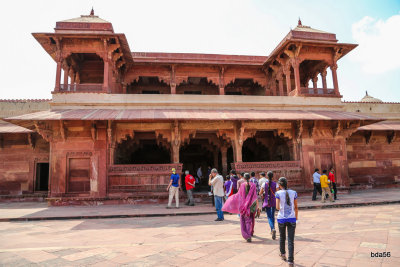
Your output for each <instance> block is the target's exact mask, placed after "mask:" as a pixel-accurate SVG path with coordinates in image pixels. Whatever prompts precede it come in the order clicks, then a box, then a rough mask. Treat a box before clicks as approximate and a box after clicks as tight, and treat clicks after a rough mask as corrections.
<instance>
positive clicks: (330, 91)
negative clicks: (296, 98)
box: [299, 87, 336, 96]
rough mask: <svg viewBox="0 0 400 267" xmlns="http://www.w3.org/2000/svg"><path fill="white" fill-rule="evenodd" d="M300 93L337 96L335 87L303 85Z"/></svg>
mask: <svg viewBox="0 0 400 267" xmlns="http://www.w3.org/2000/svg"><path fill="white" fill-rule="evenodd" d="M299 95H307V96H336V93H335V89H330V88H307V87H301V88H300V92H299Z"/></svg>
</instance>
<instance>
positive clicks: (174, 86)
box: [171, 83, 176, 95]
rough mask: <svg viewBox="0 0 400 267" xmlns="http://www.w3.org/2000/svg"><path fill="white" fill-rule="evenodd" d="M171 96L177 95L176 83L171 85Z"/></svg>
mask: <svg viewBox="0 0 400 267" xmlns="http://www.w3.org/2000/svg"><path fill="white" fill-rule="evenodd" d="M171 94H172V95H175V94H176V84H175V83H171Z"/></svg>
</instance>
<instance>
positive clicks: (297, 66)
mask: <svg viewBox="0 0 400 267" xmlns="http://www.w3.org/2000/svg"><path fill="white" fill-rule="evenodd" d="M290 62H291V64H292V67H293V71H294V84H295V90H296V93H295V95H298V94H299V93H300V61H299V59H298V58H293V59H292V60H291V61H290Z"/></svg>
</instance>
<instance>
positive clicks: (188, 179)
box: [185, 171, 196, 206]
mask: <svg viewBox="0 0 400 267" xmlns="http://www.w3.org/2000/svg"><path fill="white" fill-rule="evenodd" d="M185 175H186V176H185V187H186V193H187V197H188V200H187V202H186V205H188V206H194V198H193V189H194V187H195V182H196V180H195V179H194V177H193V176H192V175H190V173H189V171H185Z"/></svg>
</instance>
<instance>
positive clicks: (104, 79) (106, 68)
mask: <svg viewBox="0 0 400 267" xmlns="http://www.w3.org/2000/svg"><path fill="white" fill-rule="evenodd" d="M108 69H109V65H108V58H107V55H106V56H105V58H104V78H103V92H104V93H107V92H108V87H109V85H108Z"/></svg>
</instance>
